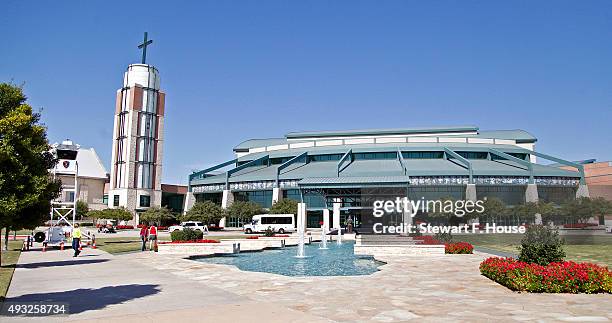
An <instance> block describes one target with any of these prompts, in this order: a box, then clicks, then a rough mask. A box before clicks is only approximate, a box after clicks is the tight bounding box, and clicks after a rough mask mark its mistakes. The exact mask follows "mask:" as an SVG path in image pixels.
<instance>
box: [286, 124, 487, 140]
mask: <svg viewBox="0 0 612 323" xmlns="http://www.w3.org/2000/svg"><path fill="white" fill-rule="evenodd" d="M467 131H478V127H475V126H459V127H433V128H395V129H361V130H343V131H334V130H332V131H305V132H290V133H288V134H287V135H285V137H287V138H288V139H299V138H313V137H316V138H324V137H338V136H379V135H410V134H425V133H444V132H467Z"/></svg>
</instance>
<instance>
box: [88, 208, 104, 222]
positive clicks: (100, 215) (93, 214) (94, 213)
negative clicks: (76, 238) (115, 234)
mask: <svg viewBox="0 0 612 323" xmlns="http://www.w3.org/2000/svg"><path fill="white" fill-rule="evenodd" d="M87 217H89V218H91V220H92V222H93V225H94V226H95V225H96V224H97V222H98V219H104V211H102V210H89V212H87Z"/></svg>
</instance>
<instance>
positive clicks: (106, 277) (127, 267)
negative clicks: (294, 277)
mask: <svg viewBox="0 0 612 323" xmlns="http://www.w3.org/2000/svg"><path fill="white" fill-rule="evenodd" d="M133 255H138V254H132V255H130V254H127V255H123V256H121V257H115V256H112V255H110V254H108V253H106V252H104V251H101V250H100V249H84V250H83V253H82V254H81V256H79V257H78V258H73V257H72V250H64V251H59V250H50V251H47V252H44V253H43V252H40V251H30V252H24V253H22V254H21V257H20V258H19V263H18V265H17V268H16V270H15V274H14V276H13V280H12V283H11V286H10V289H9V291H8V294H7V302H39V301H47V302H67V303H70V311H71V313H72V314H71V315H69V316H68V317H59V316H56V317H52V319H51V321H58V322H64V321H100V322H108V321H117V322H119V321H121V322H128V321H129V322H147V323H150V322H155V321H157V322H161V321H175V320H176V321H181V322H213V321H214V322H242V321H248V320H251V321H252V320H253V317H259V318H265V319H266V321H269V322H317V321H318V322H327V320H323V319H321V318H318V317H313V316H310V315H304V313H301V312H298V311H295V310H292V309H289V308H287V307H283V306H278V305H277V304H274V303H273V302H266V301H264V302H261V301H252V300H251V299H249V298H248V297H245V296H240V295H237V294H235V293H233V292H231V291H227V290H222V289H219V288H216V287H214V282H211V283H195V282H194V281H192V280H189V279H185V278H181V277H178V276H176V275H173V274H171V273H167V272H163V271H161V270H155V269H152V268H151V267H150V266H146V265H144V264H142V263H141V262H140V261H138V260H137V259H134V257H133ZM12 320H14V321H31V320H33V319H32V318H11V319H8V318H7V317H1V318H0V321H2V322H7V321H12ZM35 320H46V321H48V320H49V317H47V318H44V319H43V318H41V319H38V318H37V319H35Z"/></svg>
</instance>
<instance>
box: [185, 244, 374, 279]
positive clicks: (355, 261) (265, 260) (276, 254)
mask: <svg viewBox="0 0 612 323" xmlns="http://www.w3.org/2000/svg"><path fill="white" fill-rule="evenodd" d="M353 245H354V244H353V243H343V244H328V245H327V247H328V249H319V244H318V243H312V244H309V245H306V246H304V248H305V251H306V258H296V257H295V255H296V250H297V247H286V248H283V249H272V250H264V251H261V252H243V253H239V254H235V255H218V256H212V257H203V258H195V259H194V260H195V261H199V262H203V263H209V264H221V265H233V266H236V267H238V268H239V269H240V270H244V271H256V272H266V273H273V274H280V275H285V276H359V275H370V274H372V273H375V272H376V271H378V267H380V266H382V265H383V264H384V262H381V261H378V260H375V259H374V257H372V256H356V255H355V254H353Z"/></svg>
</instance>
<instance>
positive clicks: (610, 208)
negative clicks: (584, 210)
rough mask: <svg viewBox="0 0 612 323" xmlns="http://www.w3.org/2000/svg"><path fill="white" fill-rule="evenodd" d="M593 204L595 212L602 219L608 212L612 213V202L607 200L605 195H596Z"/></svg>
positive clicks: (592, 200)
mask: <svg viewBox="0 0 612 323" xmlns="http://www.w3.org/2000/svg"><path fill="white" fill-rule="evenodd" d="M591 206H592V207H591V209H592V210H593V213H594V214H595V215H597V216H598V217H599V218H600V219H601V218H603V217H604V216H605V215H606V214H610V213H612V202H611V201H608V200H606V199H605V198H603V197H596V198H594V199H591ZM600 221H603V220H600ZM600 223H601V222H600Z"/></svg>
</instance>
